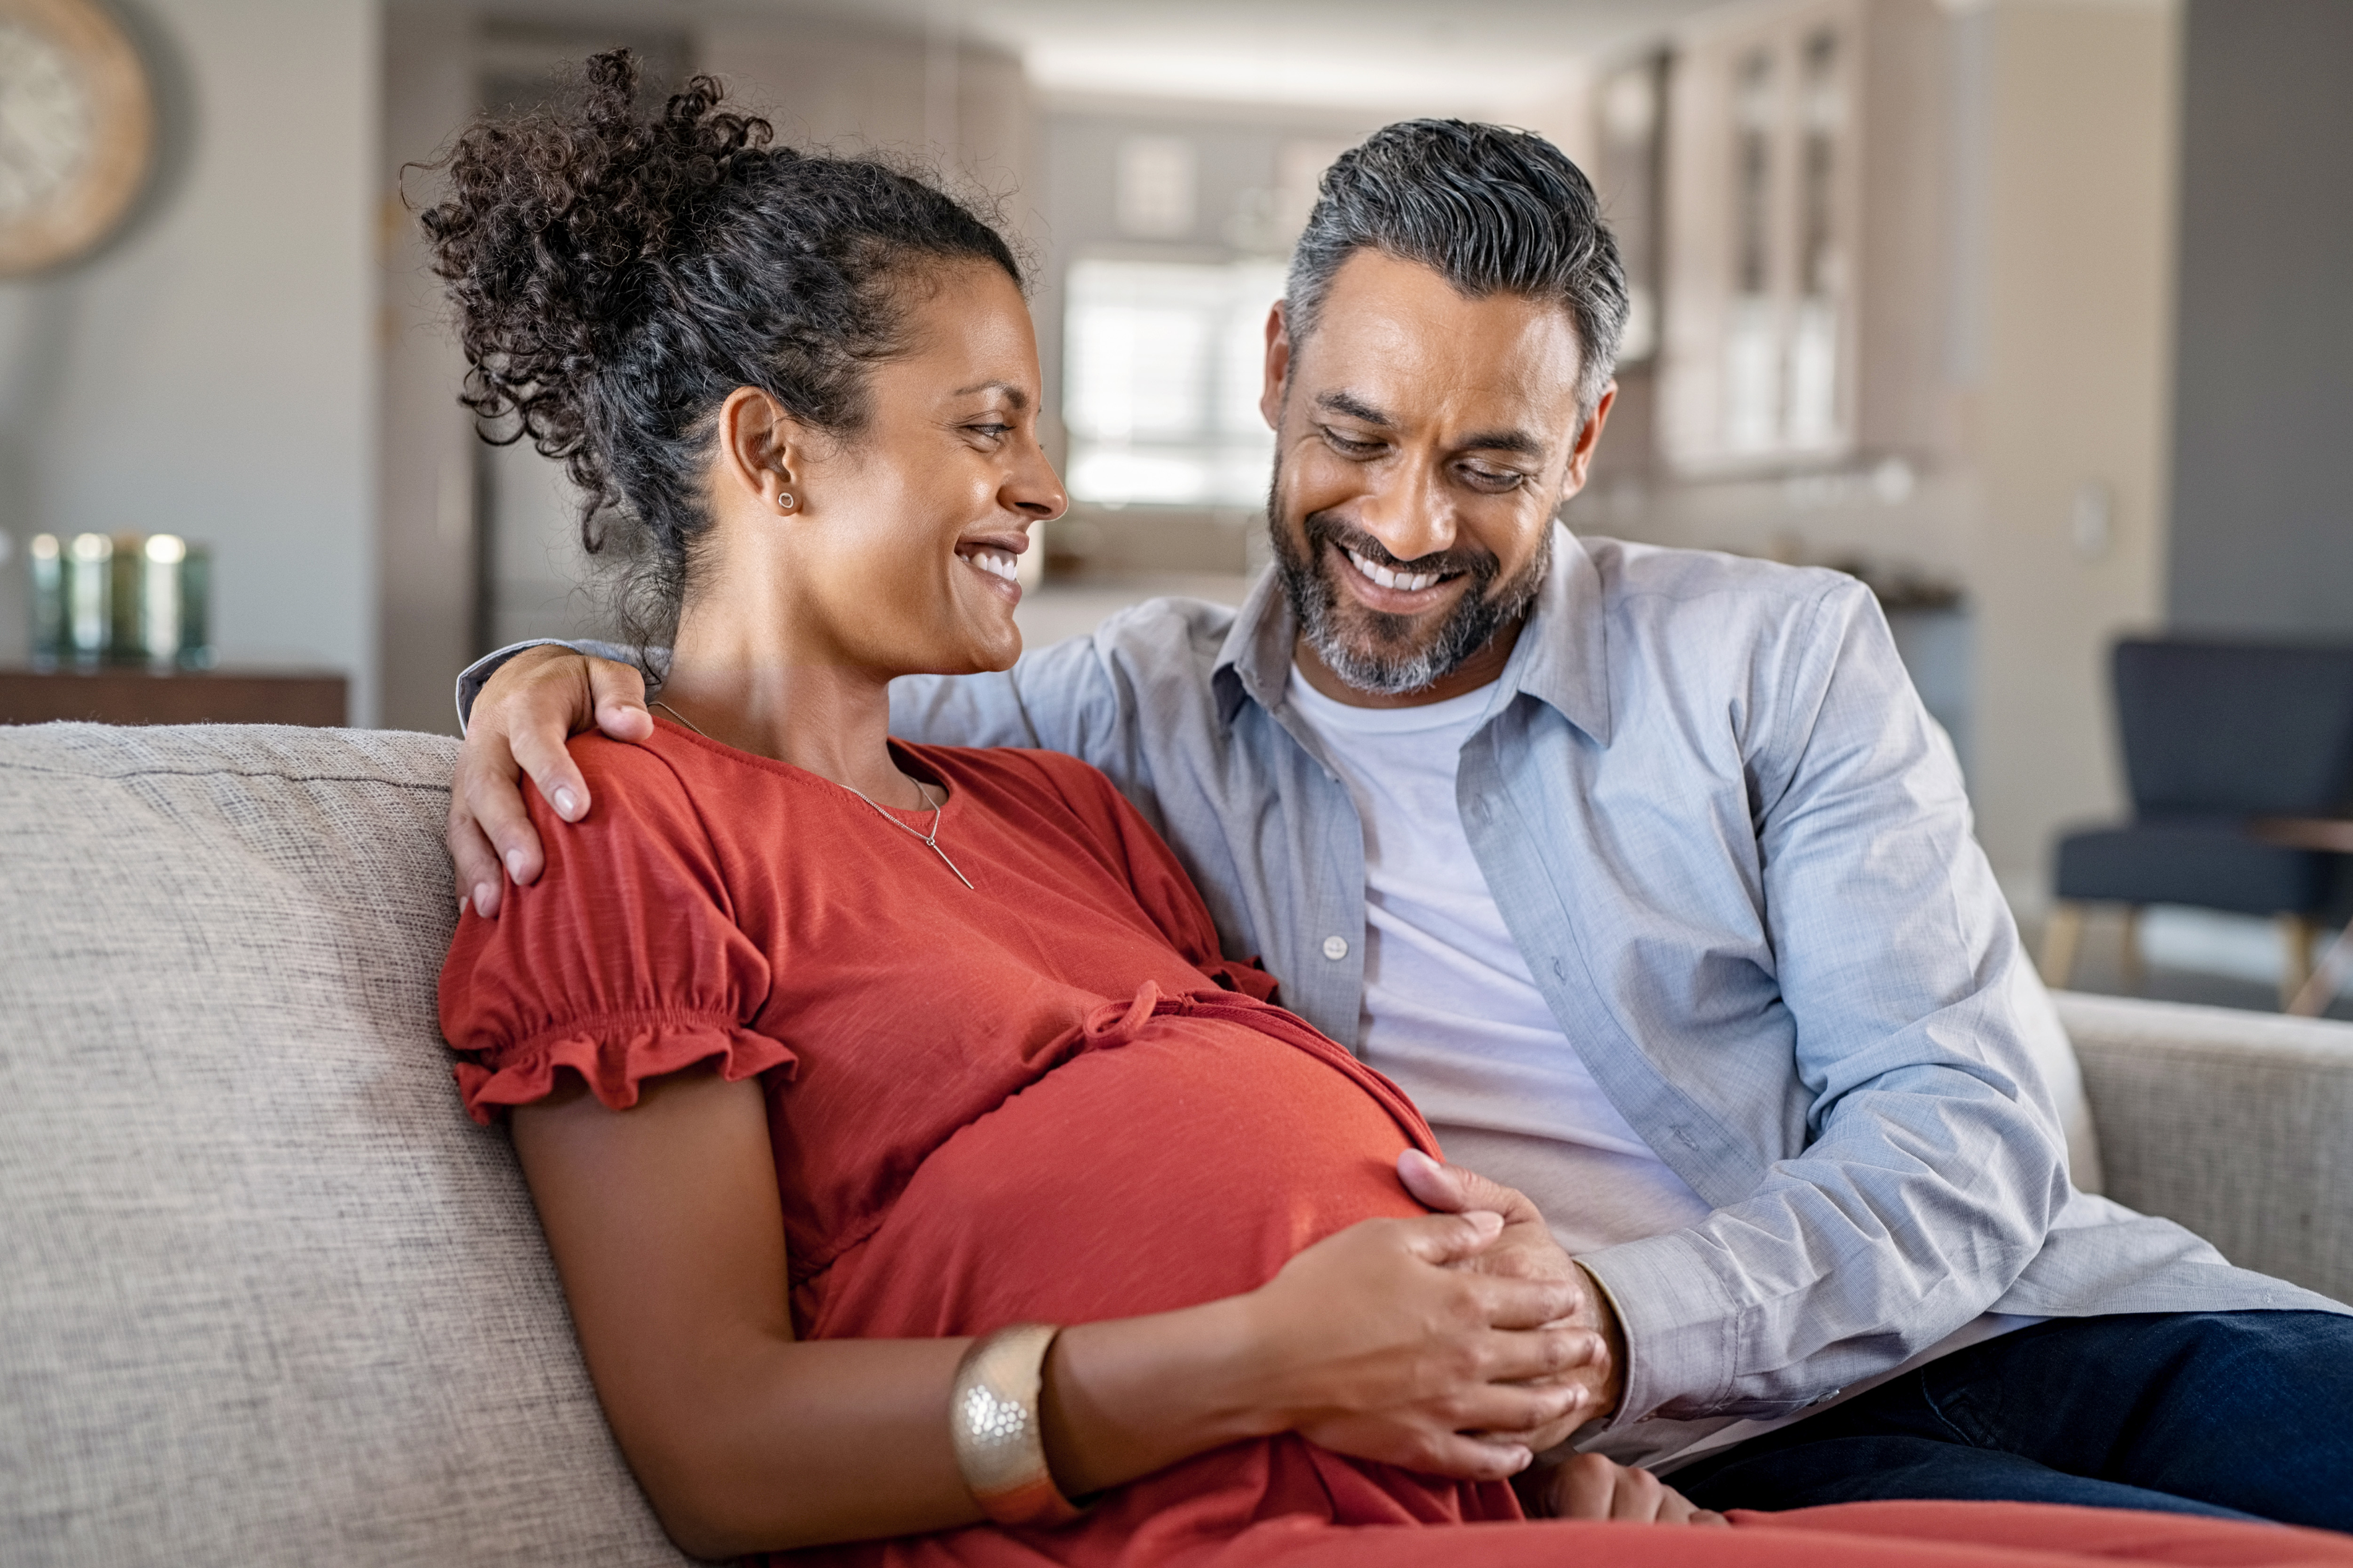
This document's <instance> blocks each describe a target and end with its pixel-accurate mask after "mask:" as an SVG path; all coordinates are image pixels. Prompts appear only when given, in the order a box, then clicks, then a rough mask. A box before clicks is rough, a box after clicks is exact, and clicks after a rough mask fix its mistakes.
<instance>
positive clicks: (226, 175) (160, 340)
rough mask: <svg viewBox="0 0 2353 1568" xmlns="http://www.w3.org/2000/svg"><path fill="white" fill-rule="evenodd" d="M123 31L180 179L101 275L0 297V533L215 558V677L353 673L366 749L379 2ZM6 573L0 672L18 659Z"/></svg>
mask: <svg viewBox="0 0 2353 1568" xmlns="http://www.w3.org/2000/svg"><path fill="white" fill-rule="evenodd" d="M126 8H129V7H126ZM135 13H136V19H137V20H139V21H140V22H142V23H143V25H144V30H145V31H148V32H151V33H153V34H154V35H155V36H157V37H159V38H160V39H161V40H162V42H163V46H164V62H163V63H164V70H163V73H162V74H163V75H164V78H165V81H166V87H167V96H168V98H169V99H171V100H178V101H177V102H176V104H175V103H174V102H173V101H167V103H166V111H167V116H168V118H167V119H166V121H165V122H164V126H163V128H162V129H163V133H164V135H165V136H167V137H171V138H173V139H174V146H173V148H172V149H171V156H172V160H173V161H176V162H177V163H179V164H180V165H181V167H180V168H179V170H178V177H177V178H176V179H175V180H174V181H172V182H171V184H170V185H169V186H168V187H167V188H165V189H164V190H163V191H162V192H161V193H160V195H161V198H162V199H161V201H160V203H159V204H158V205H157V206H156V207H155V209H154V210H153V211H152V212H150V213H148V214H147V215H146V216H145V217H144V218H143V219H142V220H141V221H140V223H139V225H138V226H137V227H136V228H135V229H134V231H133V232H132V233H130V234H128V235H127V236H126V237H124V239H123V241H122V243H121V244H120V245H118V246H117V247H114V248H112V249H111V250H110V251H108V252H106V253H104V254H102V255H100V256H99V257H98V258H95V259H93V260H91V261H90V262H88V263H86V264H84V265H82V266H81V267H79V268H75V269H72V270H70V271H69V272H66V273H64V274H61V275H58V276H54V277H49V278H45V279H33V280H28V281H17V282H9V283H0V426H5V432H0V453H5V459H6V461H7V468H8V471H7V473H6V475H5V489H0V502H4V503H5V504H6V505H7V506H8V515H7V516H6V518H5V521H0V526H5V528H6V529H7V530H8V531H9V532H10V533H11V534H14V535H16V538H17V539H18V541H19V542H20V543H21V541H22V540H23V538H24V537H25V536H26V535H27V534H30V533H32V532H36V531H41V530H43V529H47V530H50V531H85V530H89V531H113V530H117V529H139V530H168V531H174V532H179V533H184V534H186V535H188V536H189V537H191V538H194V539H198V540H204V541H206V542H210V543H211V545H212V546H213V549H214V567H213V575H214V587H213V595H214V598H213V624H214V629H215V637H216V643H217V645H218V647H219V648H220V652H221V656H222V658H223V661H224V662H232V663H233V662H239V661H250V660H255V659H285V660H296V661H301V662H304V663H308V664H312V665H321V666H326V667H330V668H336V669H341V670H344V671H347V672H349V674H350V675H351V677H352V679H353V695H352V719H353V722H355V723H363V724H364V723H369V722H372V721H373V719H374V715H375V708H376V652H375V647H376V645H375V614H376V612H375V542H374V528H375V522H374V514H375V390H376V375H375V331H374V317H375V279H376V269H375V234H374V227H375V218H376V215H375V211H374V200H375V189H376V183H375V181H374V180H371V179H369V178H368V177H367V174H368V172H369V170H370V169H371V168H372V167H373V159H374V153H375V138H376V91H377V80H378V74H379V73H378V69H377V33H378V27H377V6H376V4H375V0H137V3H136V5H135ZM17 556H18V561H17V564H16V565H15V566H12V568H11V570H10V573H9V581H8V583H7V584H6V585H5V590H0V591H5V596H6V598H7V600H8V601H9V608H10V612H11V615H12V619H11V621H10V622H9V623H7V624H6V626H5V629H0V636H5V637H7V639H8V642H7V645H6V646H5V647H0V655H14V654H16V653H18V652H21V650H22V648H23V637H24V631H23V616H22V612H21V607H20V605H19V604H18V601H19V600H21V597H22V595H23V592H24V588H23V578H22V574H21V571H22V569H21V561H22V552H21V549H20V550H19V551H18V552H17Z"/></svg>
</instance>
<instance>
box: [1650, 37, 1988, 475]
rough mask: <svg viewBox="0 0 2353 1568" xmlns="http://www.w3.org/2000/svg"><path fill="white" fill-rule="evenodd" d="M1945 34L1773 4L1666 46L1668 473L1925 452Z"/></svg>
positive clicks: (1933, 365)
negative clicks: (1670, 52)
mask: <svg viewBox="0 0 2353 1568" xmlns="http://www.w3.org/2000/svg"><path fill="white" fill-rule="evenodd" d="M1946 50H1947V28H1946V27H1945V26H1944V25H1943V19H1942V18H1941V17H1940V16H1939V15H1938V14H1937V11H1936V5H1935V3H1934V0H1788V3H1785V4H1779V5H1767V6H1762V7H1755V6H1750V7H1741V8H1738V9H1736V10H1734V11H1732V12H1730V13H1728V14H1725V15H1723V16H1717V17H1713V18H1704V19H1703V20H1702V21H1701V22H1699V23H1697V24H1694V26H1691V27H1690V28H1688V29H1686V31H1685V32H1684V33H1683V35H1682V36H1681V37H1679V38H1678V40H1677V46H1676V48H1675V51H1674V57H1673V65H1672V72H1671V88H1670V91H1669V113H1668V126H1667V132H1666V152H1665V163H1666V170H1665V181H1664V184H1665V187H1666V224H1665V228H1666V234H1665V247H1664V248H1665V268H1664V285H1663V292H1664V310H1663V311H1662V316H1663V326H1664V337H1663V341H1662V353H1661V361H1660V366H1659V377H1660V384H1659V398H1660V406H1659V415H1658V418H1659V430H1658V441H1659V449H1660V453H1661V455H1662V457H1663V458H1665V459H1666V461H1667V463H1668V465H1669V466H1670V467H1671V468H1672V469H1674V470H1675V471H1677V472H1680V473H1683V474H1685V475H1691V476H1704V475H1713V474H1735V473H1741V472H1764V471H1772V470H1776V469H1790V468H1818V467H1831V466H1839V465H1844V464H1848V463H1851V462H1853V461H1855V460H1857V459H1859V458H1876V457H1880V456H1884V455H1888V454H1891V453H1909V452H1916V451H1919V450H1921V449H1922V448H1924V447H1933V446H1935V445H1936V440H1937V434H1938V411H1937V395H1938V392H1939V385H1938V370H1939V365H1938V360H1937V351H1938V348H1939V347H1940V343H1939V341H1938V339H1939V334H1938V331H1937V324H1938V323H1939V322H1941V321H1943V320H1944V317H1945V311H1944V304H1945V300H1944V299H1943V292H1944V289H1943V268H1942V262H1943V259H1944V257H1943V250H1944V242H1945V229H1944V217H1945V213H1944V203H1943V201H1942V199H1941V195H1940V192H1941V189H1942V185H1943V177H1944V160H1943V158H1942V157H1941V155H1940V154H1941V152H1942V149H1941V147H1940V145H1939V132H1940V130H1941V128H1942V116H1941V111H1940V98H1941V89H1942V87H1943V83H1944V56H1945V53H1946Z"/></svg>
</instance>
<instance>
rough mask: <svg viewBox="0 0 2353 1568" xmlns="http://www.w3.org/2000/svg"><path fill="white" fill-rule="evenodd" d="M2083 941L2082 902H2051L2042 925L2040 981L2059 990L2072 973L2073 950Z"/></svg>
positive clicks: (2073, 969) (2073, 971)
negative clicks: (2047, 915)
mask: <svg viewBox="0 0 2353 1568" xmlns="http://www.w3.org/2000/svg"><path fill="white" fill-rule="evenodd" d="M2083 945H2084V906H2083V905H2081V904H2079V903H2075V902H2073V900H2062V901H2060V902H2058V903H2055V904H2053V905H2052V906H2051V919H2050V921H2048V922H2047V923H2045V924H2044V926H2043V928H2042V984H2045V985H2048V986H2050V987H2051V988H2052V990H2054V991H2056V990H2063V989H2065V987H2066V984H2067V982H2068V981H2070V980H2072V979H2073V978H2074V977H2075V954H2076V952H2077V951H2078V950H2079V949H2081V948H2082V947H2083Z"/></svg>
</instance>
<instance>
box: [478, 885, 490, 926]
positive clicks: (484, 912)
mask: <svg viewBox="0 0 2353 1568" xmlns="http://www.w3.org/2000/svg"><path fill="white" fill-rule="evenodd" d="M474 912H475V913H476V914H478V915H480V916H482V917H483V918H484V919H486V920H487V919H488V918H490V913H491V885H490V884H489V883H488V882H484V883H483V884H482V885H481V886H480V887H479V888H476V889H474Z"/></svg>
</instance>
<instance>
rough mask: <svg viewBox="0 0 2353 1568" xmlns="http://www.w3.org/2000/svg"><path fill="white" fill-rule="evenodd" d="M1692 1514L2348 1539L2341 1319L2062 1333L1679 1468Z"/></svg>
mask: <svg viewBox="0 0 2353 1568" xmlns="http://www.w3.org/2000/svg"><path fill="white" fill-rule="evenodd" d="M1667 1480H1668V1484H1670V1485H1671V1486H1672V1487H1674V1488H1675V1489H1677V1490H1679V1491H1681V1492H1682V1493H1683V1495H1684V1496H1685V1497H1688V1498H1690V1499H1691V1500H1693V1501H1694V1502H1696V1503H1699V1504H1701V1505H1702V1506H1704V1507H1706V1508H1715V1509H1725V1508H1754V1509H1784V1508H1804V1507H1808V1506H1810V1505H1812V1504H1816V1503H1831V1502H1860V1501H1862V1500H1866V1499H1872V1498H1966V1499H2004V1500H2011V1501H2017V1502H2064V1503H2077V1504H2082V1505H2084V1506H2087V1507H2092V1508H2138V1509H2148V1510H2154V1511H2157V1512H2162V1513H2197V1514H2208V1515H2219V1516H2221V1517H2223V1518H2245V1517H2248V1516H2253V1517H2256V1518H2261V1519H2272V1520H2278V1521H2283V1522H2284V1523H2288V1524H2305V1525H2315V1526H2317V1527H2319V1528H2321V1529H2325V1530H2341V1531H2353V1318H2344V1317H2338V1316H2337V1315H2335V1314H2333V1313H2328V1312H2197V1313H2179V1314H2136V1315H2128V1316H2123V1317H2115V1318H2069V1319H2061V1320H2055V1321H2051V1322H2046V1323H2037V1324H2036V1325H2034V1326H2033V1327H2032V1328H2029V1329H2021V1330H2019V1331H2016V1332H2014V1333H2010V1334H2005V1335H2003V1336H2002V1337H2001V1338H2000V1339H1996V1340H1988V1341H1986V1342H1983V1343H1981V1344H1976V1345H1971V1346H1970V1347H1969V1348H1968V1349H1967V1350H1964V1351H1957V1352H1954V1353H1953V1354H1951V1355H1948V1356H1945V1357H1943V1358H1941V1359H1939V1360H1936V1361H1933V1362H1930V1363H1928V1364H1927V1365H1926V1366H1924V1367H1922V1368H1920V1369H1919V1370H1918V1371H1916V1372H1911V1373H1905V1375H1904V1376H1902V1377H1899V1378H1896V1379H1895V1380H1894V1381H1893V1382H1891V1383H1886V1384H1881V1385H1880V1386H1879V1387H1877V1388H1874V1389H1873V1390H1872V1391H1871V1392H1870V1393H1868V1394H1859V1395H1857V1396H1856V1397H1854V1398H1853V1399H1851V1400H1848V1401H1847V1402H1846V1403H1845V1404H1843V1405H1835V1406H1833V1407H1832V1408H1831V1409H1829V1410H1826V1411H1824V1412H1822V1413H1821V1414H1820V1415H1814V1416H1810V1417H1809V1418H1807V1419H1806V1420H1803V1421H1800V1422H1798V1423H1796V1424H1794V1425H1792V1426H1784V1427H1783V1428H1781V1430H1779V1431H1778V1432H1768V1433H1767V1434H1766V1435H1765V1436H1762V1437H1752V1438H1750V1439H1749V1440H1748V1441H1747V1442H1746V1443H1743V1444H1741V1445H1740V1446H1739V1447H1735V1448H1731V1449H1727V1450H1726V1451H1725V1452H1724V1453H1722V1454H1712V1455H1710V1456H1708V1457H1707V1458H1704V1459H1701V1460H1698V1461H1697V1462H1695V1463H1694V1464H1691V1465H1688V1466H1685V1467H1684V1468H1682V1469H1679V1470H1675V1471H1673V1472H1672V1473H1671V1474H1670V1475H1669V1476H1668V1477H1667Z"/></svg>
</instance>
